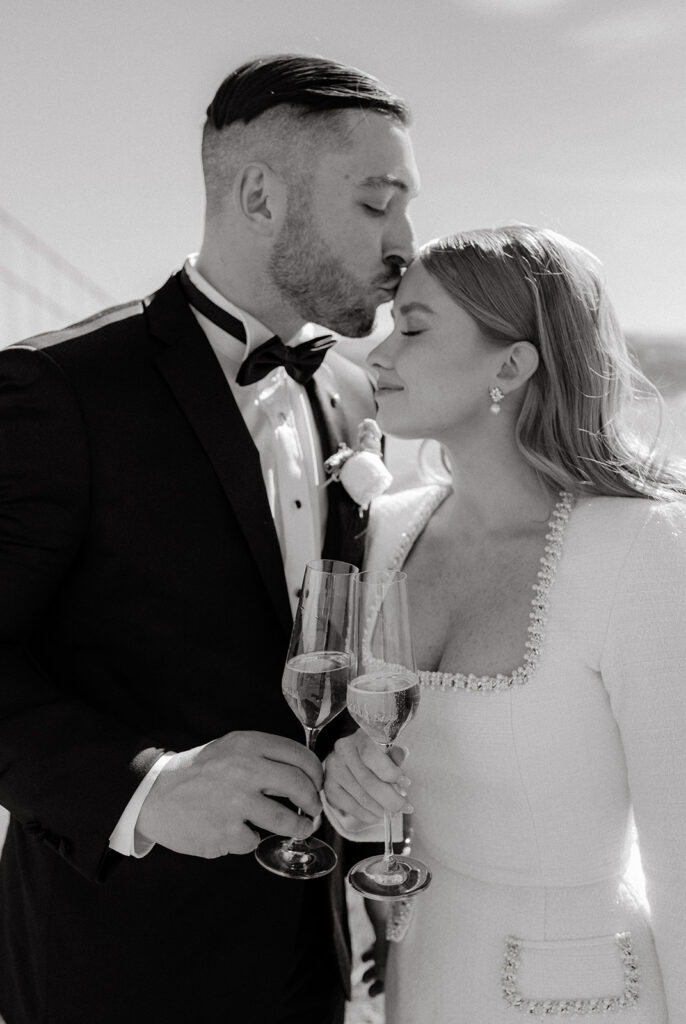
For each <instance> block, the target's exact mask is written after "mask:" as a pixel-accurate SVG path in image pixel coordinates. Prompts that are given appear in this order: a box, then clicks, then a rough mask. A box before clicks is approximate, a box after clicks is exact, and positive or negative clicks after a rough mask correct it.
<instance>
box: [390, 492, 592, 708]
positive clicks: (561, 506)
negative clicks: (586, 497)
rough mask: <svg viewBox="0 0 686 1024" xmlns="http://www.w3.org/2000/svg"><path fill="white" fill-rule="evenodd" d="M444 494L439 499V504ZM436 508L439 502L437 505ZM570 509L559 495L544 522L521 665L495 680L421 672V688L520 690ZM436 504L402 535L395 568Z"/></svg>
mask: <svg viewBox="0 0 686 1024" xmlns="http://www.w3.org/2000/svg"><path fill="white" fill-rule="evenodd" d="M444 497H445V493H443V494H442V495H441V501H442V500H443V498H444ZM439 504H440V502H439ZM573 506H574V499H573V497H572V495H571V494H569V493H568V492H567V491H561V492H560V495H559V497H558V500H557V502H556V504H555V508H554V509H553V511H552V514H551V517H550V520H549V521H548V532H547V533H546V537H545V540H546V544H545V548H544V551H543V555H542V556H541V559H540V562H539V570H538V582H537V583H534V585H533V591H534V596H533V598H532V599H531V611H530V613H529V618H530V620H531V621H530V623H529V628H528V631H527V633H528V638H527V641H526V644H525V647H526V653H525V654H524V661H523V663H522V664H521V665H520V666H519V668H516V669H515V670H514V672H511V673H510V674H509V675H505V674H504V673H498V674H497V675H495V676H477V675H474V674H473V673H469V674H468V675H465V674H464V673H462V672H430V671H427V670H422V671H419V672H418V673H417V675H418V676H419V682H420V685H421V686H424V687H427V688H429V689H439V690H477V691H483V690H508V689H510V688H511V687H513V686H522V685H523V684H524V683H526V682H527V681H528V680H529V679H530V678H531V676H532V675H533V674H534V672H535V671H536V669H537V667H538V662H539V659H540V656H541V649H542V646H543V639H544V637H545V627H546V622H547V614H548V596H549V592H550V588H551V586H552V584H553V581H554V579H555V575H556V573H557V566H558V563H559V561H560V556H561V555H562V541H563V538H564V533H565V528H566V526H567V523H568V521H569V516H570V513H571V511H572V508H573ZM436 507H437V506H436V504H435V503H434V502H432V503H431V505H430V506H429V507H428V508H424V509H423V510H422V513H421V515H420V517H419V521H418V523H417V527H416V532H414V531H413V534H412V536H410V535H409V534H407V533H406V534H403V545H402V548H401V550H400V552H399V553H398V558H397V560H396V566H397V565H398V564H401V563H402V561H403V560H404V558H405V555H406V554H407V550H408V549H409V547H410V545H411V543H412V541H413V540H414V538H415V537H416V536H418V534H419V533H421V531H422V530H423V529H424V527H425V526H426V524H427V522H428V521H429V519H430V518H431V516H432V515H433V513H434V511H435V509H436Z"/></svg>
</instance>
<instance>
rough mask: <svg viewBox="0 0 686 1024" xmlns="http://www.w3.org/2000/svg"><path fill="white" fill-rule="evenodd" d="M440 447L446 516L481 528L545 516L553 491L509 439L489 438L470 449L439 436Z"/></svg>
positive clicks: (494, 529) (503, 527)
mask: <svg viewBox="0 0 686 1024" xmlns="http://www.w3.org/2000/svg"><path fill="white" fill-rule="evenodd" d="M444 447H445V448H446V450H447V454H448V458H449V460H450V465H451V470H452V476H453V494H452V495H451V497H450V501H449V505H448V508H449V510H450V518H451V519H456V520H458V521H459V522H460V523H461V524H462V525H465V524H467V523H470V524H473V525H474V526H475V528H477V529H478V530H479V532H482V533H501V532H503V531H505V532H507V531H509V530H517V529H519V528H521V527H522V526H526V525H530V524H533V523H537V522H541V523H546V522H547V521H548V519H549V518H550V514H551V512H552V509H553V507H554V504H555V501H556V494H555V491H554V490H553V489H552V488H550V487H549V486H548V485H547V484H545V483H544V482H543V481H542V480H541V478H540V476H539V475H538V474H537V473H536V472H535V470H534V469H533V467H532V466H531V465H530V464H529V463H528V462H527V461H526V459H525V458H524V456H523V455H522V453H521V452H520V451H519V449H518V448H517V445H516V443H515V442H514V440H513V441H512V444H511V445H504V444H502V443H500V442H494V441H491V442H490V443H487V444H485V445H484V444H483V443H480V444H479V445H478V446H477V445H475V446H473V447H472V448H471V449H470V447H469V446H465V445H463V444H450V445H449V444H446V443H445V442H444ZM446 511H447V510H446Z"/></svg>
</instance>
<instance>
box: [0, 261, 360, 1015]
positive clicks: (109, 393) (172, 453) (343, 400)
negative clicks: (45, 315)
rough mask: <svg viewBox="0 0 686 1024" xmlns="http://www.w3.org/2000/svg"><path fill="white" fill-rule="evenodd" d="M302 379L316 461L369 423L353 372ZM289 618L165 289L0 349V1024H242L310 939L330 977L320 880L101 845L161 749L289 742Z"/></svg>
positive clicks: (265, 530) (267, 526) (235, 418)
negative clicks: (1, 822) (3, 821)
mask: <svg viewBox="0 0 686 1024" xmlns="http://www.w3.org/2000/svg"><path fill="white" fill-rule="evenodd" d="M309 389H310V397H311V400H312V402H313V408H314V411H315V418H316V420H317V423H318V427H319V429H320V432H321V433H322V434H323V435H324V442H323V444H324V451H325V455H327V454H329V453H333V452H334V451H335V450H336V448H337V446H338V444H339V442H341V441H347V442H349V443H351V441H352V440H353V437H352V435H353V434H354V430H355V427H356V425H357V423H358V422H359V421H360V420H361V419H362V418H363V417H364V416H368V415H373V403H372V396H371V389H370V386H369V382H368V380H367V378H366V376H365V374H364V372H363V371H362V370H361V369H360V368H359V367H356V366H354V365H353V364H351V363H350V362H349V361H348V360H345V359H343V358H342V357H340V356H338V355H337V354H336V353H335V352H330V353H329V354H328V355H327V358H326V361H325V363H324V364H323V365H322V367H321V368H320V370H319V371H318V372H317V374H316V376H315V378H314V380H313V382H312V384H311V385H310V386H309ZM327 449H328V451H327ZM327 494H328V498H329V510H328V520H327V523H328V525H327V531H326V544H325V550H324V552H323V555H324V556H325V557H338V558H342V559H346V560H349V561H353V562H355V563H356V564H360V561H361V555H362V543H363V537H362V536H361V534H362V533H363V531H364V526H365V523H364V521H363V520H360V518H359V516H358V510H357V507H356V506H355V505H354V504H353V503H352V501H351V500H350V499H349V498H348V496H347V495H346V494H345V492H344V491H343V489H342V488H341V487H340V485H338V484H333V485H331V486H330V487H328V488H327ZM290 628H291V612H290V606H289V601H288V594H287V590H286V583H285V579H284V574H283V569H282V564H281V557H280V551H279V545H278V541H277V536H276V532H275V529H274V525H273V521H272V518H271V515H270V511H269V507H268V504H267V498H266V494H265V491H264V486H263V481H262V475H261V470H260V464H259V458H258V454H257V451H256V449H255V447H254V444H253V442H252V439H251V437H250V435H249V433H248V431H247V429H246V427H245V424H244V422H243V419H242V417H241V415H240V413H239V412H238V410H237V408H236V405H235V403H234V400H233V398H232V395H231V391H230V389H229V388H228V386H227V384H226V381H225V379H224V376H223V374H222V371H221V369H220V367H219V365H218V363H217V361H216V359H215V356H214V354H213V352H212V350H211V348H210V346H209V343H208V341H207V339H206V338H205V336H204V334H203V333H202V331H201V329H200V327H199V326H198V324H197V321H196V319H195V317H194V316H193V315H192V313H191V312H190V310H189V308H188V305H187V303H186V300H185V298H184V296H183V293H182V291H181V289H180V287H179V284H178V281H177V279H176V278H175V277H172V278H171V279H170V280H169V281H168V282H167V284H166V285H164V287H163V288H162V289H161V290H160V291H159V292H158V293H156V294H155V295H153V296H152V297H151V298H149V299H147V300H145V301H144V302H137V303H132V304H128V305H125V306H122V307H117V308H115V309H113V310H108V311H106V312H105V313H103V314H100V315H98V316H96V317H94V318H92V319H91V320H90V321H86V322H85V323H83V324H80V325H77V326H76V327H74V328H70V329H67V330H66V331H62V332H59V333H56V334H52V335H46V336H43V337H41V338H38V339H34V340H33V341H31V342H28V343H25V344H22V345H19V346H14V347H12V348H9V349H6V350H4V351H3V352H1V353H0V804H2V805H4V806H5V807H7V808H8V809H9V811H10V812H11V815H12V819H11V823H10V828H9V832H8V836H7V840H6V843H5V848H4V851H3V855H2V862H1V865H0V1012H2V1013H3V1014H4V1015H5V1016H6V1018H7V1020H8V1022H9V1024H38V1022H42V1021H47V1020H50V1021H51V1022H55V1024H62V1022H63V1024H67V1022H68V1024H77V1022H83V1024H96V1022H97V1024H109V1022H110V1021H111V1022H112V1024H114V1022H116V1024H123V1022H124V1021H127V1022H129V1021H131V1022H137V1021H139V1020H140V1021H150V1022H152V1024H154V1022H156V1021H163V1020H164V1021H165V1022H170V1024H175V1022H178V1024H181V1022H183V1024H189V1022H190V1021H194V1022H196V1021H197V1022H204V1021H207V1022H214V1021H220V1020H221V1021H228V1020H232V1019H234V1018H233V1016H231V1014H230V1010H231V1008H234V1009H236V1008H237V1007H238V1006H242V1007H245V1009H243V1010H242V1012H241V1014H240V1016H236V1018H235V1019H237V1020H238V1019H240V1020H241V1021H242V1022H243V1024H248V1022H252V1021H253V1020H254V1021H255V1022H260V1024H263V1022H264V1024H267V1022H268V1021H270V1020H271V1019H272V1017H273V1013H274V1007H275V1006H278V1005H279V1000H280V999H281V990H282V987H283V985H285V984H286V980H285V979H286V976H287V974H288V973H289V971H290V969H291V967H292V960H293V957H294V956H295V955H297V953H298V950H302V948H303V941H305V942H307V941H311V942H312V948H313V949H314V950H317V951H318V952H319V953H321V954H322V955H323V954H324V952H325V951H326V950H327V949H329V948H332V947H333V946H335V949H336V954H337V957H338V961H339V964H340V967H341V980H340V982H339V983H340V984H343V985H347V984H348V981H347V970H348V963H347V961H346V957H347V955H348V954H347V952H346V944H347V930H346V924H345V917H344V914H343V912H342V902H343V901H342V882H341V879H340V877H339V876H330V877H329V879H322V880H318V881H312V882H307V883H297V882H293V881H288V880H285V879H281V878H279V877H277V876H274V875H271V874H270V873H268V872H266V871H264V870H263V869H262V868H260V867H259V865H258V864H257V863H256V862H255V860H254V858H253V857H252V855H248V856H227V857H224V858H219V859H217V860H203V859H200V858H196V857H184V856H180V855H177V854H174V853H171V852H170V851H168V850H166V849H164V848H162V847H156V848H154V849H153V851H152V852H151V853H150V854H149V855H148V856H147V857H145V858H144V859H142V860H135V859H133V858H124V857H120V856H119V855H118V854H115V853H113V852H112V851H110V850H109V849H108V837H109V835H110V833H111V831H112V829H113V827H114V825H115V824H116V822H117V821H118V819H119V817H120V815H121V812H122V810H123V808H124V807H125V805H126V803H127V802H128V800H129V798H130V796H131V794H132V792H133V791H134V789H135V788H136V786H137V785H138V783H139V781H140V780H141V778H142V777H143V775H144V774H145V772H146V771H147V770H148V768H149V767H150V766H151V764H152V763H153V762H154V760H155V759H156V757H157V755H158V754H159V752H160V751H161V750H164V749H172V750H182V749H188V748H190V747H193V746H196V745H197V744H200V743H203V742H205V741H207V740H209V739H212V738H215V737H217V736H221V735H223V734H224V733H226V732H229V731H232V730H236V729H247V730H260V731H264V732H270V733H276V734H280V735H283V736H288V737H291V738H293V739H295V740H298V741H301V739H302V730H301V726H300V724H299V723H298V722H297V720H296V719H295V717H294V716H293V715H292V713H291V712H290V710H289V709H288V707H287V705H286V703H285V701H284V699H283V697H282V694H281V689H280V683H281V672H282V666H283V661H284V655H285V652H286V648H287V643H288V638H289V634H290ZM334 732H335V729H334V726H333V725H332V726H330V727H329V728H328V729H327V730H325V731H324V733H323V734H322V737H321V739H322V741H323V746H324V745H325V744H326V739H327V733H328V738H329V741H331V737H332V736H333V734H334ZM303 937H305V939H303ZM312 964H313V970H314V971H315V972H316V970H317V962H316V958H315V959H313V961H312Z"/></svg>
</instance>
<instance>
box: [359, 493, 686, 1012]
mask: <svg viewBox="0 0 686 1024" xmlns="http://www.w3.org/2000/svg"><path fill="white" fill-rule="evenodd" d="M448 493H449V491H448V489H447V488H445V487H441V486H437V485H431V486H427V487H420V488H416V489H413V490H410V491H405V492H402V493H398V494H393V495H388V496H384V497H383V498H382V499H380V500H379V501H377V502H376V503H375V505H374V507H373V513H372V521H371V525H370V544H371V546H370V550H369V557H368V563H367V567H368V568H380V567H388V568H400V567H401V566H402V565H403V562H404V560H405V558H406V557H407V554H408V552H409V551H410V549H411V547H412V545H413V543H414V542H415V540H416V538H417V537H418V536H419V534H420V533H421V531H422V530H423V528H424V526H425V525H426V523H427V522H428V520H429V518H430V517H431V515H432V514H433V512H434V511H435V510H436V508H437V507H438V506H439V505H440V504H441V502H442V501H443V500H444V499H445V497H446V496H447V494H448ZM455 586H456V587H459V586H468V581H464V580H455ZM450 667H451V668H459V666H450ZM463 667H464V666H463ZM507 668H508V669H509V668H510V667H509V666H508V667H507ZM420 677H421V684H422V691H421V701H420V706H419V710H418V713H417V717H416V718H415V720H414V721H413V722H411V723H410V724H409V725H408V727H407V729H406V730H405V732H404V733H403V736H402V743H403V744H404V745H406V746H407V747H408V748H409V751H410V754H409V759H408V761H407V762H406V771H407V774H408V775H409V776H410V778H411V780H412V790H411V799H412V803H413V805H414V808H415V813H414V817H413V826H414V836H413V848H412V852H413V855H415V856H417V857H419V858H420V859H422V860H423V861H425V862H426V863H427V864H428V865H429V866H430V868H431V870H432V872H433V882H432V884H431V886H430V888H429V889H428V890H427V891H426V892H425V893H423V894H421V895H420V896H418V897H417V898H416V899H415V900H413V901H411V903H410V904H408V906H409V908H410V914H409V922H407V931H406V934H405V935H404V937H403V938H402V940H401V941H399V942H397V943H396V942H393V943H391V953H390V962H389V976H388V980H387V997H386V998H387V1024H515V1022H517V1021H522V1020H523V1019H524V1018H526V1017H529V1019H531V1018H534V1019H537V1018H538V1017H546V1018H548V1019H553V1020H556V1019H565V1020H579V1021H581V1020H584V1019H589V1020H593V1019H598V1018H600V1019H616V1020H617V1021H626V1024H666V1022H670V1024H686V510H685V506H684V504H682V503H670V504H661V503H657V502H653V501H649V500H646V499H640V498H635V499H631V498H584V499H580V500H579V501H578V502H577V503H576V504H574V503H573V502H572V501H571V499H570V498H569V496H567V495H561V496H560V500H559V501H558V503H557V506H556V509H555V512H554V514H553V517H552V519H551V522H550V527H549V534H548V540H547V546H546V548H545V551H544V552H543V553H542V559H541V567H540V572H539V578H538V582H537V584H536V585H535V586H534V588H533V591H532V605H531V620H530V627H529V634H528V637H527V636H523V637H522V664H521V667H520V668H518V669H517V670H516V671H514V672H511V673H508V674H503V675H500V676H496V677H476V676H470V675H467V676H465V675H461V674H459V673H457V674H453V673H448V674H445V673H443V672H421V673H420ZM634 817H635V822H636V827H637V829H638V836H639V844H640V851H641V856H642V862H643V869H644V873H645V877H646V887H647V897H648V900H649V903H650V910H648V908H647V907H645V906H644V905H642V904H641V902H640V900H639V898H638V897H637V895H636V894H635V893H634V892H633V891H632V889H631V887H630V886H629V884H628V883H627V881H626V880H625V879H624V874H625V871H626V867H627V861H628V857H629V853H630V847H631V836H632V830H633V819H634ZM351 838H355V837H353V836H351ZM357 838H360V839H362V838H366V836H365V835H364V834H358V836H357ZM398 910H399V908H398V906H397V905H396V912H398ZM400 910H402V908H400ZM398 916H400V915H398Z"/></svg>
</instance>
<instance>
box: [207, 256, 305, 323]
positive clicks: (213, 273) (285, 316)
mask: <svg viewBox="0 0 686 1024" xmlns="http://www.w3.org/2000/svg"><path fill="white" fill-rule="evenodd" d="M195 269H196V270H197V272H198V273H199V274H200V275H201V276H202V277H203V278H204V279H205V280H206V281H207V283H208V284H210V285H212V287H213V288H214V289H215V291H217V292H219V294H220V295H223V296H224V298H226V299H228V300H229V302H232V303H233V304H234V306H237V307H238V308H239V309H241V310H243V312H245V313H249V314H250V315H251V316H253V317H254V318H255V319H256V320H259V322H260V323H261V324H264V326H265V327H268V328H269V330H270V331H273V332H274V334H276V335H278V336H279V337H280V338H281V339H282V340H283V341H286V340H287V339H288V338H291V337H293V335H294V334H295V333H296V332H297V331H299V330H300V328H301V327H302V326H303V325H304V324H305V323H306V321H305V320H304V319H303V317H301V316H299V315H298V314H297V313H296V312H295V311H294V310H293V309H292V308H291V307H290V306H288V305H287V304H286V303H284V302H283V301H282V300H281V299H280V297H279V296H278V295H274V289H273V287H271V286H270V285H269V284H268V283H267V282H266V281H265V280H264V274H263V273H260V272H259V271H255V272H253V273H249V274H246V273H242V272H241V270H240V268H238V269H234V268H232V267H229V266H226V265H225V264H224V263H223V262H219V261H218V260H213V259H212V258H210V257H209V256H208V254H207V253H206V252H204V251H202V250H201V252H200V253H199V255H198V258H197V260H196V263H195Z"/></svg>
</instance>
